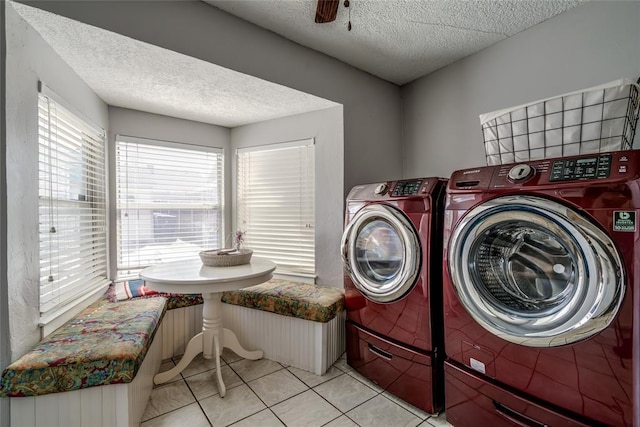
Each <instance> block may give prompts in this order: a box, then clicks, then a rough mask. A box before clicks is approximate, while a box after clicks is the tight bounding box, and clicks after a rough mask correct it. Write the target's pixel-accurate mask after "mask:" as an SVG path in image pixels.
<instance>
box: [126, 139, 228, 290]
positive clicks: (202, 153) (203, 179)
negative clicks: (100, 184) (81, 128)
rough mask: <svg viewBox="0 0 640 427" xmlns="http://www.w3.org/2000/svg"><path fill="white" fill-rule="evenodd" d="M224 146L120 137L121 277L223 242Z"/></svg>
mask: <svg viewBox="0 0 640 427" xmlns="http://www.w3.org/2000/svg"><path fill="white" fill-rule="evenodd" d="M222 171H223V157H222V150H221V149H219V148H212V147H201V146H194V145H186V144H177V143H171V142H165V141H152V140H147V139H141V138H132V137H125V136H117V137H116V192H117V197H116V209H117V218H118V219H117V236H118V244H117V246H118V248H117V252H118V257H117V270H118V276H119V277H122V278H124V277H129V276H133V275H135V274H137V273H138V271H140V270H141V269H142V268H144V267H147V266H149V265H153V264H157V263H160V262H167V261H177V260H181V259H188V258H194V257H195V258H198V253H199V252H200V251H202V250H205V249H214V248H220V247H222V246H224V245H223V242H222V239H221V237H222V232H223V226H222V188H223V181H222V179H223V178H222Z"/></svg>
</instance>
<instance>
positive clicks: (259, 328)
mask: <svg viewBox="0 0 640 427" xmlns="http://www.w3.org/2000/svg"><path fill="white" fill-rule="evenodd" d="M222 306H223V312H222V317H223V323H224V327H225V328H227V329H231V330H232V331H233V332H234V333H235V334H236V336H237V337H238V341H240V344H242V346H243V347H244V348H246V349H247V350H262V351H263V352H264V357H265V358H266V359H269V360H273V361H276V362H279V363H282V364H284V365H290V366H293V367H296V368H299V369H303V370H305V371H309V372H313V373H314V374H316V375H322V374H324V373H325V372H326V371H327V369H328V368H329V367H330V366H331V365H332V364H333V362H335V361H336V360H338V358H339V357H340V356H341V355H342V353H344V351H345V326H344V322H345V312H344V311H341V312H340V313H338V315H337V316H336V317H334V318H333V319H332V320H330V321H329V322H327V323H320V322H312V321H309V320H303V319H298V318H297V317H289V316H282V315H280V314H274V313H270V312H268V311H262V310H256V309H252V308H246V307H242V306H239V305H232V304H223V305H222Z"/></svg>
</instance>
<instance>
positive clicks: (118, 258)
mask: <svg viewBox="0 0 640 427" xmlns="http://www.w3.org/2000/svg"><path fill="white" fill-rule="evenodd" d="M120 144H129V145H136V144H137V145H142V146H146V147H148V148H151V149H153V148H157V147H161V148H168V149H172V150H184V151H189V152H197V153H202V154H203V155H205V156H206V155H213V156H215V157H216V159H217V161H218V164H217V166H218V167H217V169H215V171H214V172H215V173H216V175H217V178H218V183H219V185H218V186H217V190H218V191H217V195H216V196H215V197H217V200H218V203H217V204H215V207H214V209H213V211H214V212H217V217H218V219H219V227H218V231H217V233H216V236H217V242H218V244H217V245H218V247H222V246H224V235H225V234H224V233H225V215H224V210H225V200H224V197H225V196H224V194H225V188H224V187H225V173H224V167H225V160H224V149H223V148H221V147H214V146H210V145H199V144H189V143H183V142H177V141H165V140H160V139H151V138H141V137H134V136H128V135H121V134H117V135H116V136H115V138H114V167H113V179H112V182H113V185H114V189H115V194H116V196H115V198H114V201H113V204H112V212H113V218H114V222H115V239H114V254H115V261H114V263H113V264H114V271H115V276H116V280H126V279H131V278H135V277H137V274H138V272H139V271H141V270H142V269H144V268H146V267H148V266H150V265H154V264H155V263H150V264H148V265H147V264H139V265H132V264H129V265H124V264H121V262H122V257H123V253H122V246H121V239H122V237H123V236H122V230H121V217H120V211H121V209H124V208H121V204H120V198H119V197H118V191H119V189H120V188H121V187H120V185H121V184H120V173H119V166H120V165H119V162H120V159H119V152H118V150H119V147H120ZM153 203H154V202H150V203H149V209H151V210H153V209H154V208H153ZM129 209H134V210H135V208H129ZM164 210H177V211H180V210H183V211H188V210H191V211H193V210H194V208H193V207H191V208H186V207H183V206H180V205H176V206H174V207H171V206H167V205H165V209H164ZM203 249H214V248H212V247H206V248H203ZM160 262H168V261H167V260H161V261H160Z"/></svg>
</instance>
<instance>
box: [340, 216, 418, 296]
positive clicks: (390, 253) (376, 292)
mask: <svg viewBox="0 0 640 427" xmlns="http://www.w3.org/2000/svg"><path fill="white" fill-rule="evenodd" d="M421 254H422V252H421V248H420V240H419V238H418V234H417V232H416V230H415V228H414V227H413V225H412V224H411V221H409V219H408V218H407V217H406V216H405V215H404V214H403V213H402V212H401V211H399V210H398V209H396V208H394V207H391V206H387V205H368V206H365V207H364V208H362V209H361V210H360V211H359V212H358V213H357V214H356V215H355V217H354V218H353V220H352V221H351V222H350V223H349V225H348V226H347V228H346V229H345V231H344V234H343V235H342V259H343V262H344V265H345V268H346V270H347V272H348V274H349V276H350V277H351V279H352V280H353V284H354V285H355V286H356V287H357V288H358V289H359V290H360V291H361V292H362V293H363V294H364V295H365V296H366V297H367V298H369V299H371V300H373V301H376V302H391V301H396V300H398V299H400V298H402V297H403V296H405V295H406V294H407V292H409V290H411V289H412V287H413V285H414V284H415V283H416V281H417V280H418V277H419V273H420V267H421V263H420V260H421V257H422V255H421Z"/></svg>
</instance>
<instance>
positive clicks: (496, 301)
mask: <svg viewBox="0 0 640 427" xmlns="http://www.w3.org/2000/svg"><path fill="white" fill-rule="evenodd" d="M639 222H640V150H634V151H620V152H611V153H600V154H590V155H582V156H575V157H565V158H562V159H560V158H558V159H549V160H539V161H530V162H527V163H522V164H516V165H506V166H504V165H503V166H490V167H482V168H478V169H470V170H462V171H457V172H455V173H453V175H452V177H451V179H450V180H449V184H448V188H447V199H446V207H445V231H444V266H445V274H444V280H443V286H444V322H445V352H446V354H447V359H446V362H445V379H446V380H445V383H446V385H445V396H446V414H447V420H448V421H449V422H450V423H451V424H453V425H455V426H456V427H464V426H480V425H491V426H492V427H498V426H511V425H518V426H543V425H550V426H578V425H611V426H632V425H634V426H640V415H639V414H640V412H639V411H640V409H639V408H638V406H639V405H640V372H639V363H640V362H639V360H640V320H639V317H640V296H639V294H640V285H639V281H640V270H639V268H640V250H639V249H640V232H639V231H638V229H639V225H638V223H639Z"/></svg>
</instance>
